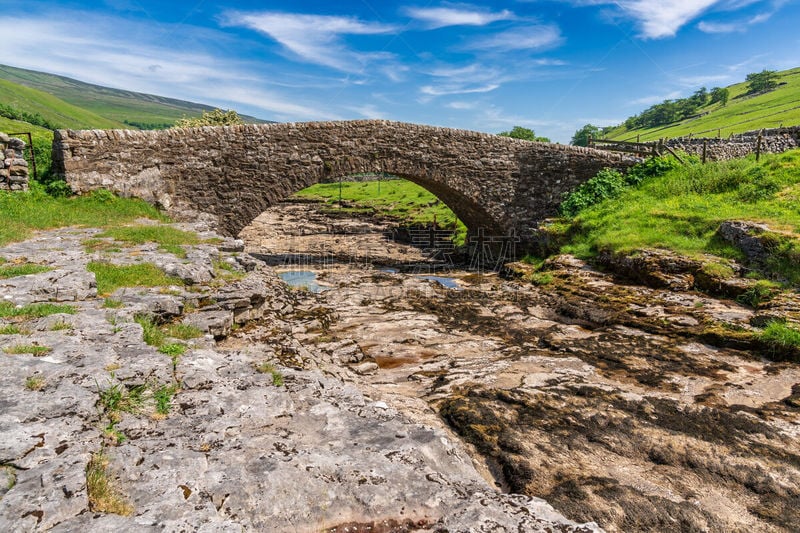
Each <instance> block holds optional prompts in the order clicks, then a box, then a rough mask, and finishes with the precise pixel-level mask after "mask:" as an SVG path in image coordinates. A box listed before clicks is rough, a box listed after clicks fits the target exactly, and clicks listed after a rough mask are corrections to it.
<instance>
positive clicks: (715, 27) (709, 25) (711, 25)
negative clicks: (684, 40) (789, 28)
mask: <svg viewBox="0 0 800 533" xmlns="http://www.w3.org/2000/svg"><path fill="white" fill-rule="evenodd" d="M785 3H786V2H785V1H783V0H775V1H773V2H772V5H771V6H770V7H771V9H770V10H769V11H765V12H762V13H758V14H756V15H753V16H752V17H750V18H748V19H745V20H735V21H730V22H706V21H701V22H700V23H699V24H698V25H697V28H698V29H699V30H700V31H702V32H705V33H733V32H740V33H743V32H745V31H747V28H748V27H749V26H752V25H753V24H761V23H762V22H766V21H768V20H769V19H770V18H772V15H774V14H775V13H776V12H777V11H778V10H779V9H780V8H781V7H782V6H783V5H784V4H785Z"/></svg>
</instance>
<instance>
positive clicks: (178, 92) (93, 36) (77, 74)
mask: <svg viewBox="0 0 800 533" xmlns="http://www.w3.org/2000/svg"><path fill="white" fill-rule="evenodd" d="M798 4H800V2H798V1H797V0H716V1H715V0H693V1H690V0H617V1H607V0H559V1H539V0H517V1H508V2H464V3H462V2H442V1H438V0H408V1H405V2H379V1H378V0H340V1H338V2H309V1H303V0H298V1H286V0H284V1H261V2H257V1H245V0H229V1H226V2H221V1H217V0H191V1H174V0H172V1H170V0H158V1H153V0H94V1H88V2H87V1H85V0H82V1H72V0H63V1H52V0H51V1H37V0H26V1H22V0H0V8H1V9H0V28H3V29H2V38H3V41H4V43H5V44H4V46H3V48H4V52H3V54H2V57H0V62H2V63H7V64H11V65H13V66H17V67H22V68H31V69H35V70H43V71H46V72H52V73H56V74H62V75H66V76H70V77H74V78H77V79H80V80H84V81H88V82H91V83H97V84H101V85H108V86H112V87H118V88H123V89H130V90H135V91H142V92H148V93H153V94H158V95H163V96H170V97H175V98H182V99H187V100H192V101H197V102H202V103H207V104H211V105H215V106H219V107H224V108H232V109H236V110H237V111H239V112H243V113H247V114H250V115H255V116H257V117H260V118H264V119H271V120H277V121H306V120H338V119H362V118H384V119H389V120H400V121H408V122H417V123H423V124H432V125H438V126H448V127H454V128H465V129H472V130H478V131H486V132H491V133H497V132H499V131H503V130H507V129H510V128H511V127H512V126H514V125H521V126H525V127H529V128H532V129H534V130H535V131H536V133H537V134H539V135H545V136H548V137H550V138H551V139H553V140H554V141H560V142H569V139H570V137H571V136H572V134H573V133H574V131H575V130H576V129H577V128H579V127H580V126H582V125H583V124H585V123H587V122H591V123H593V124H596V125H600V126H604V125H610V124H617V123H619V122H621V121H623V120H624V119H625V118H626V117H628V116H630V115H632V114H635V113H637V112H639V111H641V110H642V109H644V108H646V107H647V106H649V105H651V104H653V103H657V102H660V101H662V100H664V99H666V98H676V97H681V96H687V95H689V94H691V93H692V92H693V91H694V90H696V89H698V88H699V87H701V86H706V87H708V88H711V87H713V86H725V85H728V84H730V83H734V82H738V81H742V80H743V79H744V77H745V75H746V74H747V73H749V72H756V71H760V70H761V69H763V68H770V69H786V68H791V67H796V66H800V5H798ZM9 43H12V44H11V45H10V46H9Z"/></svg>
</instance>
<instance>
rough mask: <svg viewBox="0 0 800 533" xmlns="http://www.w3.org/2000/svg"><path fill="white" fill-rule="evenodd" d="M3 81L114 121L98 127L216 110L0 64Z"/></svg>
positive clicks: (151, 122)
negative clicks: (35, 90)
mask: <svg viewBox="0 0 800 533" xmlns="http://www.w3.org/2000/svg"><path fill="white" fill-rule="evenodd" d="M0 80H6V81H9V82H13V83H15V84H18V85H22V86H24V87H28V88H32V89H38V90H39V91H44V92H46V93H49V94H51V95H54V96H55V97H57V98H59V99H61V100H63V101H64V102H67V103H69V104H72V105H73V106H77V107H79V108H82V109H84V110H86V111H88V112H91V113H93V114H94V115H96V116H99V117H102V118H103V119H104V120H105V121H107V123H112V124H115V125H114V126H105V125H100V124H95V125H94V126H90V127H96V128H107V127H108V128H120V127H125V128H132V127H138V126H140V125H147V124H149V125H164V124H172V123H174V122H175V121H176V120H177V119H179V118H182V117H184V116H188V117H193V116H200V115H201V114H202V113H203V112H204V111H211V110H212V109H213V107H211V106H207V105H203V104H197V103H193V102H186V101H184V100H176V99H173V98H165V97H162V96H155V95H151V94H144V93H137V92H133V91H123V90H119V89H111V88H109V87H102V86H100V85H93V84H90V83H84V82H82V81H78V80H74V79H72V78H67V77H64V76H56V75H54V74H47V73H44V72H36V71H33V70H25V69H20V68H15V67H9V66H6V65H0ZM3 101H5V95H3V94H0V102H3ZM43 115H44V114H43ZM241 116H242V118H243V119H244V120H245V122H250V123H261V122H268V121H264V120H261V119H257V118H255V117H249V116H246V115H241Z"/></svg>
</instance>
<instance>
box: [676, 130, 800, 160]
mask: <svg viewBox="0 0 800 533" xmlns="http://www.w3.org/2000/svg"><path fill="white" fill-rule="evenodd" d="M759 135H761V153H764V154H769V153H771V154H780V153H783V152H785V151H787V150H793V149H795V148H798V147H800V126H793V127H791V128H774V129H768V130H758V131H749V132H746V133H742V134H741V135H733V136H731V137H729V138H725V139H713V138H711V139H709V138H701V137H697V138H687V137H679V138H676V139H670V140H668V141H667V142H666V144H667V146H669V147H670V148H672V149H673V150H682V151H684V152H686V153H688V154H694V155H698V156H702V155H703V145H706V157H707V159H710V160H717V161H720V160H727V159H735V158H737V157H745V156H747V155H749V154H752V153H755V151H756V146H757V144H758V137H759Z"/></svg>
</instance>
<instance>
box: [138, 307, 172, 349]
mask: <svg viewBox="0 0 800 533" xmlns="http://www.w3.org/2000/svg"><path fill="white" fill-rule="evenodd" d="M134 321H136V323H137V324H139V325H140V326H142V338H143V339H144V342H145V344H147V345H149V346H155V347H156V348H158V347H159V346H161V345H162V344H164V341H165V340H166V338H167V336H166V335H165V334H164V332H163V331H161V329H160V328H159V327H158V325H157V324H156V323H155V322H153V319H152V318H150V317H149V316H146V315H136V316H135V317H134Z"/></svg>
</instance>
